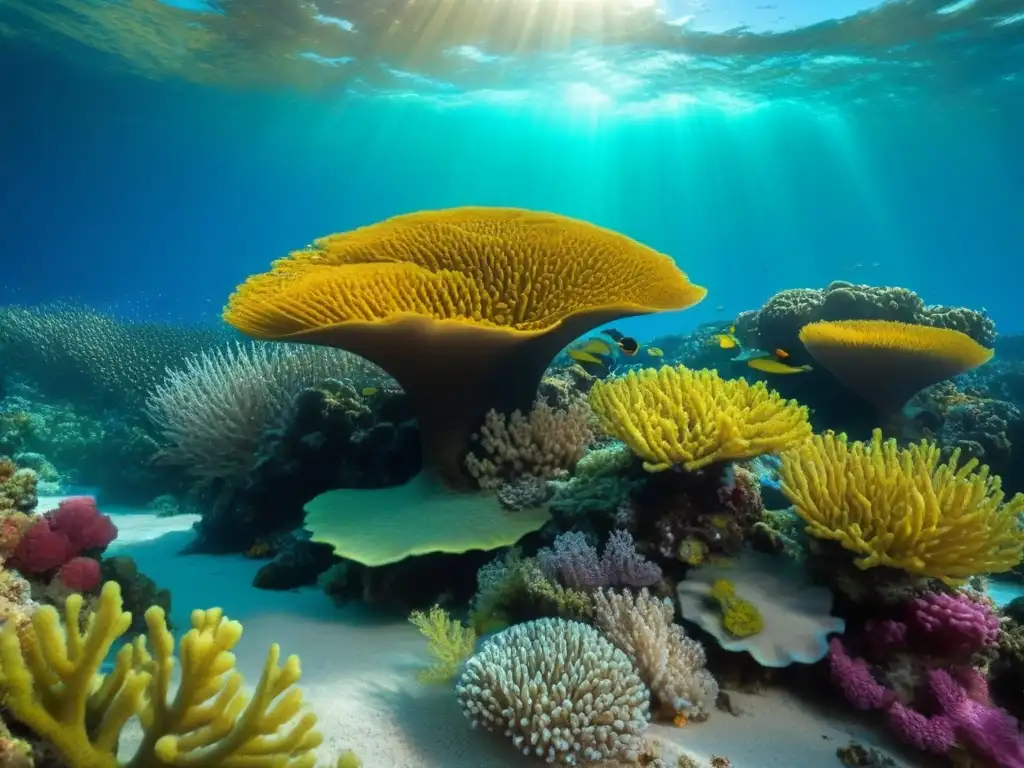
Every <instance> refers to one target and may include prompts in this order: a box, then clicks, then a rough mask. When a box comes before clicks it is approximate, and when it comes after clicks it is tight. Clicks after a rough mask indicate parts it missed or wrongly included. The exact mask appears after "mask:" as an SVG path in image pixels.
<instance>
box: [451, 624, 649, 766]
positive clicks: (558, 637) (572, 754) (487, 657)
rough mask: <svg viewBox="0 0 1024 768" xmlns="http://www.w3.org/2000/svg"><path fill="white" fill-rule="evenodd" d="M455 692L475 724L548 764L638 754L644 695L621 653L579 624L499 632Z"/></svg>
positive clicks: (469, 665)
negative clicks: (508, 738)
mask: <svg viewBox="0 0 1024 768" xmlns="http://www.w3.org/2000/svg"><path fill="white" fill-rule="evenodd" d="M456 691H457V694H458V699H459V704H460V705H461V706H462V710H463V712H464V713H465V715H466V717H467V718H469V720H470V722H471V723H472V724H473V725H474V726H482V727H484V728H487V729H488V730H491V731H498V732H500V733H504V734H505V735H507V736H510V737H511V738H512V743H513V744H515V746H516V748H517V749H519V750H520V751H521V752H522V753H523V754H524V755H532V756H536V757H539V758H542V759H544V760H546V761H547V762H548V763H558V764H560V765H584V764H587V763H593V762H599V761H602V760H620V761H623V762H632V761H634V760H636V759H637V757H638V756H639V754H640V752H641V751H642V749H641V746H642V744H641V741H642V737H643V734H644V733H645V731H646V730H647V717H648V712H649V709H650V692H649V691H648V690H647V687H646V686H645V685H644V684H643V682H641V680H640V678H639V677H638V676H637V674H636V672H634V671H633V665H632V664H631V663H630V660H629V659H628V658H627V657H626V654H624V653H623V652H622V651H620V650H619V649H618V648H616V647H615V646H614V645H612V644H611V643H610V642H608V640H606V639H605V638H604V637H602V636H601V633H600V632H598V631H597V630H596V629H594V628H593V627H590V626H588V625H586V624H582V623H580V622H576V621H566V620H564V619H537V620H536V621H529V622H526V623H524V624H517V625H516V626H514V627H510V628H509V629H506V630H504V631H503V632H500V633H499V634H497V635H495V636H494V637H492V638H490V639H489V640H487V641H486V642H485V643H484V645H483V647H482V648H481V649H480V651H479V652H478V653H477V654H476V655H475V656H473V657H472V658H471V659H470V660H469V661H468V662H467V664H466V669H465V672H463V674H462V677H461V679H460V680H459V684H458V686H457V688H456Z"/></svg>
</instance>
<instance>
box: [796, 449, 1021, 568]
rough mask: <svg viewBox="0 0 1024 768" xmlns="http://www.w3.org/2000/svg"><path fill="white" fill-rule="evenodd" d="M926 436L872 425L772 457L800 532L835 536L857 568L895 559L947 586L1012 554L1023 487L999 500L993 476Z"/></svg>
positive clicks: (1006, 564) (1017, 543) (1015, 556)
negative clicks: (862, 433)
mask: <svg viewBox="0 0 1024 768" xmlns="http://www.w3.org/2000/svg"><path fill="white" fill-rule="evenodd" d="M940 459H941V457H940V449H939V446H937V445H935V444H934V443H930V442H928V441H926V440H925V441H921V442H920V443H918V444H916V445H911V446H909V447H908V448H905V449H900V448H899V447H898V446H897V445H896V441H895V440H883V439H882V433H881V431H880V430H875V432H874V434H873V436H872V439H871V441H870V442H866V443H862V442H849V441H848V440H847V438H846V435H835V434H832V433H828V434H824V435H816V436H815V437H814V438H813V439H812V440H809V441H807V442H805V443H803V444H802V445H800V446H797V447H795V448H793V449H791V450H789V451H787V452H786V453H784V454H783V456H782V466H781V468H780V472H779V474H780V479H781V481H782V482H781V487H782V490H783V492H784V493H785V494H786V496H787V497H788V498H789V500H790V501H791V502H792V503H793V508H794V509H795V510H796V512H797V514H799V515H800V517H802V518H803V519H804V521H806V523H807V528H806V531H807V533H808V534H810V535H811V536H814V537H815V538H818V539H827V540H830V541H837V542H839V543H840V544H841V545H842V546H843V547H845V548H846V549H848V550H850V551H851V552H855V553H856V554H857V555H858V556H859V557H857V559H856V560H855V561H854V562H855V563H856V564H857V566H858V567H859V568H862V569H867V568H873V567H876V566H880V565H881V566H889V567H892V568H899V569H901V570H904V571H907V572H909V573H913V574H917V575H920V576H930V577H932V578H936V579H941V580H942V581H944V582H946V583H947V584H950V585H953V584H956V583H959V582H961V581H963V580H964V579H966V578H968V577H969V576H973V575H975V574H979V573H1002V572H1004V571H1008V570H1010V569H1011V568H1013V567H1014V566H1015V565H1016V564H1017V563H1019V562H1020V560H1021V556H1022V554H1024V533H1022V530H1021V525H1020V522H1019V516H1020V514H1021V513H1022V512H1024V495H1021V494H1017V495H1016V496H1014V497H1013V498H1012V499H1010V500H1009V501H1007V502H1005V503H1004V495H1003V491H1002V483H1001V481H1000V479H999V477H998V476H995V475H990V474H989V469H988V467H987V466H984V465H982V466H980V467H979V465H978V461H977V460H976V459H971V460H970V461H968V462H966V463H965V464H963V466H958V463H959V459H960V451H959V450H956V451H954V452H953V455H952V456H951V457H950V458H949V460H948V461H946V462H941V460H940Z"/></svg>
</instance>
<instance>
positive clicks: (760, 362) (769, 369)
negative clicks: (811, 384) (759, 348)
mask: <svg viewBox="0 0 1024 768" xmlns="http://www.w3.org/2000/svg"><path fill="white" fill-rule="evenodd" d="M747 365H748V366H749V367H751V368H753V369H754V370H755V371H761V372H762V373H778V374H789V373H806V372H807V371H810V370H812V368H811V366H809V365H786V364H785V363H783V362H780V361H778V360H773V359H772V358H770V357H759V358H756V359H754V360H747Z"/></svg>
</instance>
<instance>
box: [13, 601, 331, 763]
mask: <svg viewBox="0 0 1024 768" xmlns="http://www.w3.org/2000/svg"><path fill="white" fill-rule="evenodd" d="M81 618H82V597H81V596H80V595H72V596H71V597H70V598H68V600H67V603H66V604H65V609H64V622H63V627H62V626H61V617H60V615H59V614H58V612H57V610H56V609H55V608H52V607H49V606H46V607H42V608H40V609H38V610H37V611H36V612H35V614H34V615H33V618H32V624H31V629H30V630H28V631H25V630H22V631H21V632H19V631H18V630H17V629H16V628H15V627H14V626H13V625H12V624H11V623H8V624H6V625H5V626H4V628H3V630H2V631H0V695H2V697H3V700H4V705H5V708H6V710H7V711H8V712H9V713H10V715H11V716H12V717H13V718H14V719H16V720H17V721H19V722H20V723H22V724H23V725H25V726H27V727H28V728H30V729H31V730H32V731H34V732H35V733H36V734H37V735H38V736H39V737H41V738H42V739H45V740H46V741H48V742H49V743H50V744H51V745H52V746H53V747H54V748H55V749H56V750H57V751H58V752H59V753H60V755H61V756H62V757H63V759H64V760H65V762H66V763H67V765H68V766H69V768H154V767H155V766H167V767H170V766H179V767H181V768H184V767H185V766H188V767H189V768H214V767H216V768H312V767H313V766H314V765H315V763H316V756H315V754H314V750H315V749H316V747H317V746H319V744H320V743H321V741H322V737H321V735H320V734H319V733H318V732H317V731H316V729H315V726H316V716H315V715H313V714H312V713H309V712H305V713H303V712H302V709H303V702H302V692H301V691H300V690H299V689H297V688H296V687H295V683H296V682H297V681H298V680H299V677H300V675H301V669H300V665H299V659H298V657H296V656H290V657H288V658H287V659H286V660H285V662H284V664H283V665H279V663H278V662H279V660H280V649H279V647H278V646H277V645H276V644H275V645H272V646H271V648H270V652H269V653H268V654H267V660H266V663H265V664H264V668H263V674H262V675H261V676H260V680H259V682H258V683H257V685H256V689H255V691H254V692H253V694H252V696H251V697H250V696H246V695H245V694H244V693H243V692H242V685H243V680H242V675H241V674H240V673H239V672H238V671H237V670H236V669H235V657H234V654H233V653H232V652H231V650H232V649H233V648H234V646H235V645H236V644H237V642H238V641H239V639H240V638H241V636H242V626H241V625H240V624H239V623H238V622H236V621H228V620H227V619H226V618H225V617H224V615H223V613H222V612H221V611H220V610H219V609H211V610H207V611H194V612H193V613H192V629H191V630H189V632H187V633H186V634H185V635H184V637H182V639H181V643H180V649H179V656H180V659H179V660H176V659H175V656H174V638H173V637H172V635H171V633H170V631H169V630H168V629H167V623H166V618H165V616H164V612H163V610H162V609H161V608H158V607H152V608H150V609H149V610H148V611H146V624H147V626H148V628H149V634H148V638H149V646H151V649H150V648H149V647H147V642H146V638H145V637H139V638H136V640H135V641H134V642H133V643H131V644H128V645H125V646H123V647H122V648H121V649H120V651H119V652H118V653H117V656H116V660H115V664H114V670H113V671H112V672H111V673H110V674H108V675H106V676H103V677H101V676H99V675H98V670H99V668H100V665H101V664H102V662H103V660H104V658H105V657H106V655H107V653H108V652H109V650H110V648H111V646H112V645H113V644H114V642H115V641H116V640H117V639H118V638H120V637H121V636H122V635H123V634H124V633H125V632H126V631H127V629H128V627H129V626H130V625H131V621H132V618H131V614H129V613H127V612H124V611H122V602H121V590H120V587H119V586H118V585H117V583H116V582H108V583H107V584H105V585H104V587H103V590H102V593H101V595H100V598H99V600H98V602H97V604H96V608H95V611H94V613H93V614H92V616H91V617H90V618H89V621H88V625H87V629H86V630H85V631H84V632H83V631H82V630H81V629H80V626H81V625H80V620H81ZM176 664H178V665H180V669H181V682H180V684H179V686H178V689H177V692H176V693H175V695H174V696H173V697H170V696H169V693H170V686H171V675H172V670H173V669H174V667H175V665H176ZM133 717H138V718H139V720H140V722H141V724H142V727H143V731H144V735H143V738H142V741H141V743H140V744H139V746H138V748H137V749H136V751H135V754H134V755H133V756H132V757H130V758H128V759H127V760H121V759H119V758H118V756H117V752H118V743H119V741H120V737H121V733H122V729H123V728H124V726H125V724H126V723H127V722H128V721H129V720H131V719H132V718H133Z"/></svg>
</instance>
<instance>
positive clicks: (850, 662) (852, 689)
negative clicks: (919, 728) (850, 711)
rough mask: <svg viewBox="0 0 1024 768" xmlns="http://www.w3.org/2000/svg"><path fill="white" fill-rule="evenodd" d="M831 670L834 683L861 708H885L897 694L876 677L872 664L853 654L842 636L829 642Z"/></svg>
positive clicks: (847, 697)
mask: <svg viewBox="0 0 1024 768" xmlns="http://www.w3.org/2000/svg"><path fill="white" fill-rule="evenodd" d="M828 647H829V654H828V670H829V674H830V675H831V677H832V682H833V683H835V684H836V686H837V687H838V688H839V690H840V691H842V692H843V696H845V697H846V700H847V701H849V702H850V703H851V704H852V705H853V706H855V707H856V708H857V709H883V708H885V707H886V706H887V705H888V704H889V702H891V701H892V700H893V698H894V694H893V692H892V691H890V690H889V689H888V688H886V687H885V686H884V685H882V684H881V683H879V682H878V681H877V680H875V678H874V676H873V675H872V674H871V667H870V666H869V665H868V663H867V662H866V661H865V660H864V659H861V658H855V657H853V656H850V655H849V654H848V653H847V652H846V648H845V647H844V646H843V641H842V640H840V639H839V638H838V637H834V638H832V640H831V641H830V642H829V644H828Z"/></svg>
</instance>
